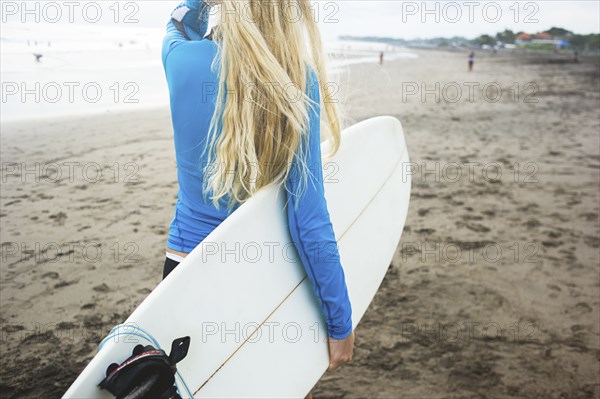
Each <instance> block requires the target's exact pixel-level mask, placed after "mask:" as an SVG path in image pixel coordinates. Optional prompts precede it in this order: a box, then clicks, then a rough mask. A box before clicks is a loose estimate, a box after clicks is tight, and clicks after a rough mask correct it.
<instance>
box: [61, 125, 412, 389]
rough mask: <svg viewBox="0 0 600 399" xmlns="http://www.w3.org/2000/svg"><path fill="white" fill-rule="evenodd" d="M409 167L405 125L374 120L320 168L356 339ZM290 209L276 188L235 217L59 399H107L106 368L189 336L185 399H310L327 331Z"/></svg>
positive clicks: (180, 383)
mask: <svg viewBox="0 0 600 399" xmlns="http://www.w3.org/2000/svg"><path fill="white" fill-rule="evenodd" d="M328 149H329V144H328V142H325V143H323V145H322V151H323V153H324V154H325V153H327V152H328ZM408 162H409V158H408V153H407V150H406V144H405V141H404V135H403V132H402V126H401V124H400V122H399V121H398V120H397V119H395V118H392V117H377V118H373V119H369V120H367V121H363V122H361V123H358V124H356V125H354V126H352V127H350V128H348V129H346V130H345V131H344V132H343V135H342V144H341V147H340V150H339V151H338V153H337V154H336V156H335V157H334V158H333V159H331V160H329V161H326V162H325V165H324V172H323V175H324V180H325V192H326V198H327V203H328V209H329V212H330V215H331V219H332V223H333V226H334V230H335V233H336V239H337V242H338V247H339V251H340V256H341V260H342V265H343V267H344V273H345V275H346V283H347V285H348V290H349V295H350V300H351V302H352V310H353V314H352V318H353V323H354V327H356V325H357V324H358V322H359V321H360V319H361V318H362V316H363V315H364V313H365V311H366V310H367V308H368V306H369V304H370V302H371V300H372V299H373V297H374V295H375V293H376V292H377V289H378V288H379V285H380V284H381V281H382V280H383V277H384V276H385V273H386V271H387V269H388V266H389V264H390V261H391V260H392V257H393V255H394V252H395V250H396V248H397V246H398V243H399V241H400V236H401V233H402V229H403V227H404V222H405V220H406V215H407V212H408V203H409V197H410V175H409V174H408V173H406V170H407V166H408ZM285 200H286V194H285V192H284V191H283V190H282V189H278V188H276V187H273V186H270V187H266V188H264V189H262V190H261V191H259V192H258V193H257V194H256V195H255V196H254V197H253V198H251V199H250V200H249V201H248V202H247V203H245V204H244V205H242V206H241V207H239V208H238V209H237V210H236V211H235V212H234V213H233V214H232V215H231V216H229V217H228V218H227V219H226V220H225V221H224V222H223V223H222V224H221V225H220V226H219V227H218V228H217V229H215V230H214V231H213V232H212V233H211V234H210V235H209V236H208V237H207V238H206V239H205V241H204V242H203V243H202V244H201V245H199V246H198V247H197V248H196V249H195V250H194V251H193V252H192V253H191V254H189V255H188V256H187V258H186V259H185V261H184V262H182V263H181V264H180V265H179V266H178V267H177V268H176V269H175V270H174V271H173V272H172V273H171V274H170V275H169V276H168V277H167V278H166V279H165V280H164V281H163V282H161V284H159V286H158V287H157V288H156V289H155V290H154V291H153V292H152V293H151V294H150V295H149V296H148V297H147V298H146V299H145V300H144V301H143V302H142V304H141V305H140V306H139V307H138V308H137V309H136V310H135V311H134V312H133V313H132V314H131V316H130V317H129V318H128V319H127V321H126V322H125V323H124V324H123V325H120V326H117V327H115V329H113V331H112V332H111V334H110V335H109V336H108V337H106V338H105V339H104V340H103V342H102V344H101V347H100V349H99V351H98V354H97V355H96V356H95V357H94V358H93V359H92V361H91V362H90V364H89V365H88V366H87V367H86V368H85V370H84V371H83V372H82V373H81V375H80V376H79V377H78V378H77V380H76V381H75V382H74V383H73V385H72V386H71V387H70V388H69V390H68V391H67V392H66V393H65V395H64V397H65V398H110V397H111V395H110V394H108V393H107V392H106V391H101V390H100V389H99V388H97V384H98V383H99V382H100V381H101V380H102V379H103V378H104V376H105V372H106V368H107V367H108V365H109V364H111V363H113V362H117V363H120V362H122V361H124V360H125V359H126V358H127V357H129V356H130V355H131V351H132V349H133V347H134V346H135V345H137V344H140V343H141V344H144V345H147V344H152V345H154V346H155V347H156V346H159V347H160V348H162V349H164V350H165V351H166V352H168V351H169V349H170V347H171V342H172V341H173V340H174V339H176V338H179V337H183V336H190V337H191V345H190V349H189V352H188V355H187V357H186V358H185V359H184V360H182V361H181V362H180V363H179V364H178V365H177V368H178V374H177V376H176V383H177V387H178V390H179V393H180V394H181V395H182V397H184V398H185V397H196V398H231V397H240V398H241V397H252V398H257V397H261V398H301V397H304V396H305V395H306V394H307V393H308V392H309V391H310V389H311V388H312V387H313V386H314V385H315V384H316V382H317V381H318V380H319V378H320V377H321V376H322V374H323V373H324V372H325V371H326V369H327V367H328V364H329V358H328V350H327V342H326V339H327V329H326V324H325V321H324V318H323V315H322V314H321V311H320V307H319V304H318V299H317V298H316V297H315V295H314V294H313V290H312V288H311V283H310V281H309V279H308V277H307V275H306V273H305V271H304V268H303V266H302V264H301V263H300V261H299V259H298V256H297V253H296V251H295V248H294V245H293V243H292V240H291V238H290V235H289V230H288V223H287V214H286V211H285V208H284V206H285Z"/></svg>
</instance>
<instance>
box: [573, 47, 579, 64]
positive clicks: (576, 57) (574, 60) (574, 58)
mask: <svg viewBox="0 0 600 399" xmlns="http://www.w3.org/2000/svg"><path fill="white" fill-rule="evenodd" d="M573 62H574V63H576V64H578V63H579V52H578V51H577V50H575V51H574V52H573Z"/></svg>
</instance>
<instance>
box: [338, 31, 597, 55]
mask: <svg viewBox="0 0 600 399" xmlns="http://www.w3.org/2000/svg"><path fill="white" fill-rule="evenodd" d="M523 33H526V32H522V31H521V32H513V31H512V30H510V29H505V30H504V31H502V32H498V33H496V34H495V35H494V36H492V35H480V36H478V37H476V38H475V39H467V38H465V37H462V36H454V37H450V38H445V37H436V38H432V39H414V40H406V39H400V38H392V37H379V36H341V37H340V39H342V40H360V41H370V42H378V43H386V44H390V45H395V46H428V47H450V46H453V47H482V46H490V47H494V46H496V45H498V43H502V44H514V43H515V41H516V40H517V36H519V35H520V34H523ZM539 33H547V34H549V35H551V36H552V37H553V38H557V39H561V40H564V41H565V42H567V43H568V45H567V46H565V47H566V48H569V49H572V50H576V51H580V52H583V53H596V54H597V53H600V34H598V33H591V34H587V35H580V34H576V33H573V32H571V31H569V30H567V29H563V28H558V27H552V28H551V29H548V30H546V31H544V32H539Z"/></svg>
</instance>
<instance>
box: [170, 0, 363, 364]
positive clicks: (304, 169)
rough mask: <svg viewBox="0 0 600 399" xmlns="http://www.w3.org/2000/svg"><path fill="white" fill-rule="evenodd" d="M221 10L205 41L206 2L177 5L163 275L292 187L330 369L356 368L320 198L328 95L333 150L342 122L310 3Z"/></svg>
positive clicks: (295, 225)
mask: <svg viewBox="0 0 600 399" xmlns="http://www.w3.org/2000/svg"><path fill="white" fill-rule="evenodd" d="M213 3H214V2H213ZM218 3H219V5H220V7H221V13H220V17H219V19H218V24H217V26H215V28H214V29H213V30H212V31H211V32H210V35H208V36H207V37H205V35H206V33H207V25H208V14H209V8H208V6H207V4H205V3H204V2H202V1H200V0H188V1H186V2H185V3H183V4H181V5H180V6H179V7H177V9H175V11H174V12H173V14H172V19H171V21H170V22H169V24H168V27H167V36H166V38H165V40H164V44H163V54H162V57H163V65H164V68H165V72H166V76H167V81H168V85H169V93H170V98H171V113H172V120H173V129H174V133H175V150H176V156H177V168H178V180H179V195H178V201H177V205H176V208H175V216H174V218H173V220H172V222H171V226H170V231H169V239H168V243H167V259H166V261H165V266H164V273H163V278H164V277H166V276H167V275H168V274H169V273H170V272H171V271H172V270H173V269H174V268H175V267H176V266H177V265H178V264H179V262H180V261H181V260H182V259H183V258H185V256H186V255H187V254H188V253H189V252H191V251H192V250H193V249H194V248H195V247H196V246H197V245H198V244H199V243H200V242H201V241H202V240H203V239H204V238H206V236H208V234H210V232H211V231H213V230H214V229H215V228H216V227H217V226H218V225H219V224H220V223H221V222H223V220H225V218H227V217H228V216H229V215H230V214H231V213H232V212H233V211H234V210H235V209H236V208H237V207H238V206H239V205H241V204H242V203H244V202H245V201H246V200H248V198H250V197H251V196H252V195H253V194H254V193H256V192H257V191H258V190H259V189H261V188H262V187H264V186H266V185H269V184H278V185H281V186H283V187H285V192H286V193H287V196H288V198H287V200H288V201H287V206H286V208H287V215H288V220H289V227H290V234H291V236H292V239H293V241H294V245H295V246H296V249H297V251H298V254H299V256H300V259H301V260H302V263H303V265H304V267H305V269H306V272H307V275H308V277H309V279H310V281H311V282H312V285H313V288H314V291H315V294H316V295H317V296H318V297H319V299H320V301H321V307H322V310H323V313H324V315H325V317H326V321H327V327H328V332H329V353H330V367H329V368H330V370H333V369H336V368H337V367H339V366H340V365H341V364H343V363H346V362H348V361H350V360H351V359H352V352H353V347H354V333H353V331H352V317H351V316H352V310H351V306H350V301H349V298H348V292H347V288H346V283H345V278H344V271H343V268H342V265H341V264H340V258H339V253H338V252H337V245H336V241H335V236H334V231H333V227H332V224H331V220H330V217H329V212H328V210H327V203H326V200H325V196H324V188H323V176H322V163H321V148H320V131H321V120H320V115H321V105H320V100H321V98H323V100H324V101H323V105H324V106H323V109H324V111H325V114H326V116H327V120H328V123H326V124H323V128H324V129H325V130H326V131H327V132H328V133H329V134H330V136H331V139H332V143H333V149H334V151H336V150H337V148H338V147H339V140H340V122H339V117H338V113H337V110H336V108H335V106H334V105H335V104H334V100H333V98H332V94H331V92H330V90H329V88H328V86H327V85H326V84H325V83H326V79H327V78H326V69H325V65H324V55H323V52H322V47H321V38H320V33H319V30H318V26H317V24H316V23H315V21H314V19H313V14H312V10H311V9H310V7H311V3H310V1H309V0H278V1H268V2H265V1H259V0H223V1H219V2H218ZM215 165H218V167H215ZM319 250H320V251H321V252H322V253H325V252H326V253H327V256H317V254H318V252H315V251H319Z"/></svg>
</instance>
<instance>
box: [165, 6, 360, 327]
mask: <svg viewBox="0 0 600 399" xmlns="http://www.w3.org/2000/svg"><path fill="white" fill-rule="evenodd" d="M203 7H204V4H203V2H201V1H199V0H188V1H187V2H185V3H182V4H181V5H180V6H179V7H177V8H176V9H175V11H174V12H173V15H172V19H171V20H170V21H169V23H168V25H167V35H166V37H165V39H164V43H163V51H162V61H163V66H164V68H165V73H166V77H167V82H168V86H169V94H170V99H171V116H172V122H173V130H174V135H175V152H176V158H177V175H178V181H179V193H178V200H177V205H176V207H175V216H174V218H173V220H172V222H171V226H170V231H169V239H168V242H167V246H168V248H170V249H173V250H175V251H179V252H184V253H189V252H191V251H192V250H193V249H194V248H195V247H196V246H197V245H198V244H200V243H201V242H202V240H204V239H205V238H206V237H207V236H208V235H209V234H210V233H211V232H212V231H213V230H214V229H215V228H216V227H217V226H219V224H220V223H221V222H223V220H225V218H227V217H228V216H229V215H230V214H231V212H233V210H235V208H234V209H233V210H231V211H227V210H226V209H227V208H226V206H223V207H220V208H221V209H217V208H216V207H215V206H214V205H213V204H212V202H210V200H209V199H206V198H205V196H204V195H203V192H202V181H203V171H202V169H203V168H202V167H201V165H205V162H206V154H203V149H204V146H205V145H206V144H207V137H208V131H209V125H210V121H211V118H212V116H213V113H214V111H215V101H216V95H217V92H216V90H215V88H218V76H217V74H216V73H215V72H214V71H212V70H211V63H212V61H213V59H214V57H215V55H216V54H217V51H218V47H217V45H216V44H215V43H214V42H213V41H212V40H209V39H204V34H205V33H206V30H207V21H208V19H207V12H206V9H205V8H203ZM309 80H310V81H309V88H310V90H309V97H310V98H311V99H312V100H313V101H315V102H316V104H320V93H319V88H318V84H316V82H317V78H316V75H315V73H314V71H312V70H311V76H310V79H309ZM309 114H310V124H309V126H310V136H309V141H308V150H307V151H306V152H305V153H306V155H305V156H306V159H305V161H306V164H307V165H308V166H309V168H310V173H309V178H308V182H307V183H308V184H307V185H306V189H305V191H304V192H303V193H302V195H300V196H297V195H292V194H290V193H296V192H297V191H296V190H297V189H298V184H299V181H298V179H297V178H296V179H295V178H293V177H292V174H291V175H290V176H291V177H290V178H289V179H288V180H287V181H286V183H285V186H286V191H287V193H288V203H287V215H288V221H289V230H290V235H291V237H292V240H293V242H294V245H295V247H296V250H297V252H298V255H299V256H300V259H301V261H302V264H303V265H304V268H305V270H306V273H307V275H308V278H309V279H310V281H311V283H312V285H313V288H314V292H315V294H316V295H317V297H318V298H319V299H320V302H321V308H322V311H323V313H324V315H325V317H326V321H327V326H328V333H329V336H330V337H332V338H335V339H344V338H346V337H348V336H349V335H350V333H351V332H352V309H351V305H350V300H349V297H348V290H347V287H346V282H345V276H344V270H343V268H342V265H341V263H340V256H339V252H338V248H337V242H336V240H335V235H334V231H333V226H332V224H331V219H330V216H329V212H328V210H327V202H326V199H325V193H324V186H323V170H322V161H321V145H320V106H315V107H313V108H312V109H310V110H309ZM297 168H298V163H296V164H295V165H294V164H293V165H292V170H298V169H297ZM225 203H226V201H225V202H223V204H224V205H225ZM236 208H237V207H236Z"/></svg>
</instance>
